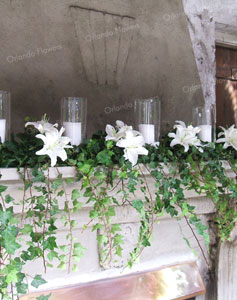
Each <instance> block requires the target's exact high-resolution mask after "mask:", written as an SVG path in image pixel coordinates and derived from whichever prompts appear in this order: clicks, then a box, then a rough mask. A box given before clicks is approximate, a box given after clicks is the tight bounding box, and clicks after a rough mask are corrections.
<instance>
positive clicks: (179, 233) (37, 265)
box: [0, 162, 237, 300]
mask: <svg viewBox="0 0 237 300" xmlns="http://www.w3.org/2000/svg"><path fill="white" fill-rule="evenodd" d="M223 164H224V167H225V169H226V173H227V174H228V176H229V177H231V178H235V174H234V173H233V172H232V170H231V168H230V166H229V165H228V163H226V162H223ZM58 170H59V172H60V173H61V174H62V176H63V178H64V179H66V178H70V177H74V176H75V175H76V170H75V168H73V167H60V168H58ZM0 174H1V178H0V184H3V185H4V184H5V185H7V186H8V189H7V191H6V192H5V193H6V194H10V195H11V196H12V197H14V198H16V199H22V197H23V191H22V190H21V189H20V188H22V179H21V176H20V175H19V173H18V172H17V169H0ZM49 176H50V179H52V180H53V179H55V178H56V177H57V176H58V172H57V170H56V169H55V168H50V170H49ZM146 176H147V181H148V184H149V182H150V181H151V180H152V179H151V178H149V176H148V173H146ZM75 186H76V187H77V188H78V187H80V183H74V184H67V185H66V192H67V193H68V194H70V192H71V191H72V190H73V189H74V188H75ZM152 186H153V185H151V191H152ZM137 193H138V194H136V195H135V197H139V192H137ZM185 196H186V198H187V199H188V201H189V203H190V204H191V205H194V206H195V207H196V212H197V214H198V215H199V216H200V217H201V219H202V220H203V222H204V223H205V224H208V221H209V220H210V218H211V215H212V214H213V213H214V211H215V207H214V205H213V203H212V201H211V199H208V198H207V197H206V196H205V195H197V194H196V193H195V192H194V191H188V192H186V194H185ZM84 200H85V199H84ZM80 201H82V202H83V199H80ZM85 201H86V200H85ZM63 202H64V199H63V198H62V199H60V205H61V207H63ZM90 209H91V204H85V205H84V206H83V208H82V209H81V210H80V211H79V213H78V214H77V215H73V218H74V219H75V220H77V222H78V225H77V227H76V228H75V230H74V235H76V236H77V237H78V239H79V241H80V242H81V244H82V245H83V246H84V247H85V248H86V249H87V251H86V254H85V255H84V257H83V258H82V259H81V262H80V264H79V271H78V272H72V273H70V274H67V272H66V271H61V270H59V269H56V268H52V269H48V271H47V274H44V275H43V277H44V278H45V279H46V280H47V281H48V283H47V284H45V285H43V286H42V290H47V289H54V288H58V287H63V286H70V285H74V284H78V283H85V282H91V281H95V280H99V279H104V278H111V277H116V276H122V275H125V274H131V273H134V272H138V271H147V270H152V269H155V268H161V267H163V266H169V265H176V264H179V263H185V262H190V261H195V262H196V263H197V265H198V268H199V270H200V273H201V276H202V278H203V280H204V282H205V281H206V280H207V266H206V264H205V261H204V259H203V257H202V256H201V253H200V249H199V248H198V246H197V244H196V241H195V239H194V238H192V234H191V232H190V229H189V227H188V226H187V225H186V223H185V222H184V221H182V220H181V221H180V222H179V223H178V222H177V221H176V220H174V219H172V218H170V217H169V216H167V215H164V216H163V217H161V218H160V223H159V224H157V225H156V226H155V228H154V234H153V239H152V241H151V243H152V246H151V247H148V248H146V249H145V250H144V252H143V253H142V255H141V257H140V261H139V263H138V264H136V265H134V266H133V268H132V269H124V267H125V265H126V261H127V258H128V255H129V252H130V251H131V250H132V249H133V248H134V246H135V245H136V239H137V235H138V230H139V215H138V214H137V213H136V211H135V210H134V209H132V208H130V207H128V206H125V207H116V208H115V209H116V216H115V217H114V219H113V223H115V224H121V229H122V232H121V234H122V235H123V236H124V237H125V244H124V251H123V256H122V258H121V259H120V260H119V261H118V262H116V263H113V264H110V265H107V266H106V269H104V268H102V266H101V264H100V260H99V251H98V244H97V234H98V233H97V232H91V230H90V228H87V229H85V230H84V232H83V233H82V227H83V225H84V224H87V223H88V222H89V221H90V219H89V216H88V214H89V211H90ZM19 212H20V211H19V208H18V209H16V211H15V213H19ZM91 225H92V224H90V226H91ZM66 234H67V232H66V230H65V228H64V227H63V224H60V223H59V224H58V233H57V235H58V238H59V239H60V241H62V242H63V241H64V240H65V236H66ZM183 236H185V237H188V238H189V239H190V241H191V246H192V247H193V249H194V250H195V251H196V252H197V253H198V256H196V255H195V254H193V252H192V250H191V249H190V248H189V247H188V246H187V244H186V242H185V241H184V239H183ZM200 243H201V245H202V247H203V249H204V250H205V252H206V254H207V249H206V246H205V244H204V241H203V240H202V239H201V240H200ZM230 245H231V248H233V247H236V246H234V243H233V244H231V243H229V244H228V245H227V246H228V247H230ZM232 250H233V249H232ZM232 252H233V251H232ZM225 253H226V248H225V245H224V244H223V245H221V251H220V253H219V256H220V257H219V265H218V268H219V273H220V276H219V280H222V282H225V284H229V285H232V287H231V288H232V289H233V290H234V291H235V292H236V287H234V283H233V284H232V283H231V282H227V281H228V277H227V275H228V272H230V268H231V270H232V271H231V272H232V273H231V274H232V275H233V274H234V273H235V274H236V271H235V270H236V269H237V268H234V266H233V265H231V264H232V263H233V262H231V259H232V258H231V257H229V258H227V256H226V255H225ZM232 256H233V257H234V252H233V255H232ZM222 257H223V261H222ZM216 261H218V259H217V260H216ZM222 264H225V268H224V269H223V270H222V267H223V266H222ZM236 265H237V261H236V259H235V266H236ZM228 266H229V268H228ZM220 270H222V271H221V272H220ZM27 273H29V274H30V275H31V276H34V275H36V274H39V273H42V274H43V273H44V272H43V266H42V263H41V262H40V261H35V262H34V267H33V268H32V265H28V266H27ZM231 274H229V275H228V276H230V275H231ZM233 280H234V279H233ZM218 285H219V283H218ZM220 286H221V283H220ZM225 288H226V286H225ZM32 291H33V290H32ZM218 292H219V294H220V293H221V291H218ZM199 297H200V298H198V299H206V300H212V299H214V298H202V297H204V296H199ZM228 299H230V298H228ZM218 300H223V298H218Z"/></svg>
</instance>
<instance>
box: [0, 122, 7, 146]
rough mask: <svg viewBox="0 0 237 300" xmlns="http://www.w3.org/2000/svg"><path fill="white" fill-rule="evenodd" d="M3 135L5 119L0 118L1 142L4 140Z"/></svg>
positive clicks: (4, 132) (4, 134)
mask: <svg viewBox="0 0 237 300" xmlns="http://www.w3.org/2000/svg"><path fill="white" fill-rule="evenodd" d="M5 136H6V120H5V119H1V120H0V138H1V142H2V143H4V142H5Z"/></svg>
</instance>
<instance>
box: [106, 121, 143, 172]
mask: <svg viewBox="0 0 237 300" xmlns="http://www.w3.org/2000/svg"><path fill="white" fill-rule="evenodd" d="M105 131H106V133H107V136H106V138H105V140H106V141H109V140H111V141H115V142H116V146H118V147H121V148H124V157H125V159H126V160H129V161H130V162H131V163H132V166H135V165H136V163H137V160H138V155H148V150H147V149H146V148H144V147H143V146H144V145H145V140H144V138H143V136H142V135H141V133H140V132H139V131H136V130H133V128H132V126H127V125H126V124H124V122H122V121H119V120H118V121H116V128H114V127H113V126H111V125H107V126H106V129H105Z"/></svg>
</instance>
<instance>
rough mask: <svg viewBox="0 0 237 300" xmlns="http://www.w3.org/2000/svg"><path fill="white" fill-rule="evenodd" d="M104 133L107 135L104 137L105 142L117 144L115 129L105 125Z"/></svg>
mask: <svg viewBox="0 0 237 300" xmlns="http://www.w3.org/2000/svg"><path fill="white" fill-rule="evenodd" d="M105 131H106V133H107V136H106V137H105V140H106V141H115V142H117V140H118V137H117V132H116V129H115V128H114V127H113V126H111V125H109V124H108V125H106V128H105Z"/></svg>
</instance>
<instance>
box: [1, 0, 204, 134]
mask: <svg viewBox="0 0 237 300" xmlns="http://www.w3.org/2000/svg"><path fill="white" fill-rule="evenodd" d="M0 35H1V37H2V41H4V42H3V44H2V46H1V53H0V64H1V70H2V72H1V74H0V87H1V89H3V90H8V91H10V92H11V93H12V127H13V130H14V131H15V132H17V131H21V130H22V129H23V126H24V121H23V119H24V117H25V116H32V117H35V118H37V119H39V118H40V117H41V115H43V114H44V113H45V112H46V113H47V115H48V116H49V117H50V120H51V121H52V122H54V121H58V120H59V119H60V99H61V98H62V97H66V96H81V97H86V98H88V136H90V135H91V134H92V133H93V132H95V131H97V130H98V129H104V127H105V125H106V124H107V123H111V124H112V123H114V122H115V120H117V119H122V120H124V121H125V122H127V123H129V124H133V101H134V99H137V98H149V97H152V96H158V97H160V98H161V100H162V129H163V131H164V130H166V124H167V123H169V125H170V126H172V125H173V123H174V121H175V120H177V119H181V120H184V121H191V119H190V118H191V110H192V106H193V104H194V103H195V104H202V103H203V102H204V100H203V95H202V89H201V85H200V79H199V75H198V72H197V68H196V63H195V59H194V55H193V51H192V46H191V41H190V37H189V33H188V29H187V22H186V16H185V14H184V10H183V6H182V1H181V0H173V1H167V0H161V1H159V2H158V1H156V0H148V1H146V3H144V1H142V0H136V1H131V0H130V1H125V0H124V1H120V2H119V3H117V2H116V1H115V0H103V1H101V2H100V3H98V1H95V0H91V1H90V2H88V1H85V0H78V1H77V5H75V3H73V1H68V0H62V1H60V4H59V3H58V1H56V0H52V1H50V2H48V1H47V0H41V1H37V2H31V3H30V4H29V2H28V1H27V0H23V1H21V3H19V2H10V1H9V0H2V1H1V3H0Z"/></svg>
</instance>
